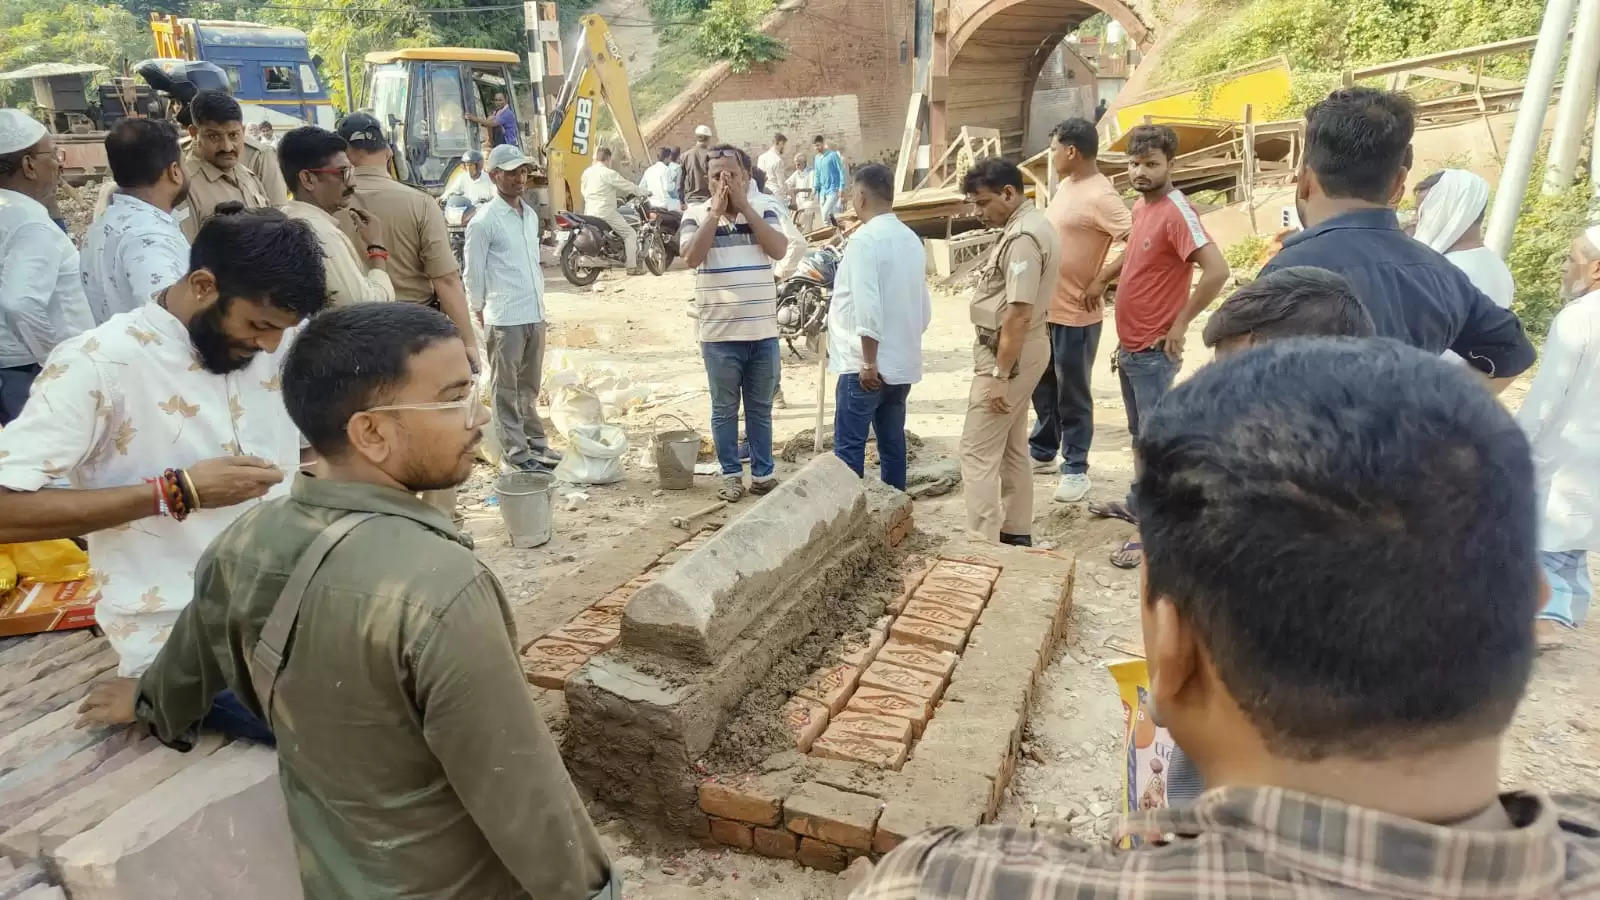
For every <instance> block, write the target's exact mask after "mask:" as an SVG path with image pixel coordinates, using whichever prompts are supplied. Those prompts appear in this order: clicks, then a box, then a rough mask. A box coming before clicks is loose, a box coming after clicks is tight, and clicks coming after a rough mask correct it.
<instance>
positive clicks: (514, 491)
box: [494, 472, 555, 548]
mask: <svg viewBox="0 0 1600 900" xmlns="http://www.w3.org/2000/svg"><path fill="white" fill-rule="evenodd" d="M554 483H555V479H554V478H552V477H551V476H550V475H548V474H546V473H544V472H509V473H507V474H505V475H501V476H500V478H499V480H498V481H496V482H495V484H494V492H495V494H496V495H498V496H499V498H500V518H501V519H503V520H505V523H506V532H507V533H508V534H509V535H510V536H511V546H513V547H519V548H527V547H537V546H539V545H540V544H543V543H545V542H547V541H549V540H550V486H551V485H552V484H554Z"/></svg>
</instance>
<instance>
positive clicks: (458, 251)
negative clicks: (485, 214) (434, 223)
mask: <svg viewBox="0 0 1600 900" xmlns="http://www.w3.org/2000/svg"><path fill="white" fill-rule="evenodd" d="M440 203H441V204H442V205H443V207H444V229H445V232H446V234H447V235H448V236H449V238H450V252H451V253H453V254H455V258H456V265H458V266H461V267H462V268H463V269H464V268H465V267H466V264H467V259H466V254H467V223H468V222H470V221H472V215H473V213H476V212H477V211H478V209H479V208H480V207H482V206H484V205H485V204H486V203H488V201H487V200H484V201H481V202H478V203H473V202H472V201H471V200H469V199H467V198H466V196H465V195H463V194H451V195H449V196H447V197H445V198H443V199H442V200H441V201H440Z"/></svg>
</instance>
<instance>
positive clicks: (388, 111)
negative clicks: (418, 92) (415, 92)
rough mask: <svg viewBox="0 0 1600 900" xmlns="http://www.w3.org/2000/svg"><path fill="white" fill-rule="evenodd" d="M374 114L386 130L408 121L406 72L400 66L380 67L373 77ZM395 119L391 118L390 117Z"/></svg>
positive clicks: (372, 99)
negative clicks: (397, 123) (395, 124)
mask: <svg viewBox="0 0 1600 900" xmlns="http://www.w3.org/2000/svg"><path fill="white" fill-rule="evenodd" d="M371 104H372V112H373V114H374V115H376V116H377V117H378V122H379V123H380V124H382V125H383V127H384V128H385V129H388V128H390V127H391V126H392V125H393V123H394V122H396V121H399V122H405V120H406V70H405V68H404V67H402V66H398V65H384V66H379V67H378V68H377V69H376V70H374V72H373V75H372V98H371ZM391 116H392V117H393V118H390V117H391Z"/></svg>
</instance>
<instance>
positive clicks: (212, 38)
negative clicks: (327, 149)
mask: <svg viewBox="0 0 1600 900" xmlns="http://www.w3.org/2000/svg"><path fill="white" fill-rule="evenodd" d="M150 30H151V31H152V32H153V33H154V34H155V42H156V54H157V55H158V56H161V57H166V58H168V59H185V60H201V61H204V62H209V63H213V64H215V65H217V66H218V67H220V68H221V69H222V71H223V72H224V73H225V74H226V75H227V78H228V89H229V93H231V94H232V95H233V98H234V99H235V100H238V101H239V105H240V106H241V107H243V108H244V118H245V122H246V123H247V124H250V123H256V122H261V121H270V122H272V124H273V126H274V127H277V128H295V127H298V126H300V125H319V126H321V127H323V128H329V129H331V128H333V125H334V112H333V101H332V99H331V98H329V96H328V89H327V86H326V85H325V84H323V83H322V79H321V78H320V77H319V76H318V74H317V63H318V61H317V60H314V59H313V58H312V56H311V52H310V49H309V47H308V45H307V43H306V35H305V32H302V31H297V30H295V29H293V28H285V27H283V26H279V25H257V24H255V23H253V22H228V21H214V20H208V19H180V18H178V17H176V16H168V15H163V14H161V13H151V14H150Z"/></svg>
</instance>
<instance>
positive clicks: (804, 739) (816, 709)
mask: <svg viewBox="0 0 1600 900" xmlns="http://www.w3.org/2000/svg"><path fill="white" fill-rule="evenodd" d="M778 714H779V715H780V716H782V717H783V726H784V727H785V728H787V729H788V730H789V735H790V736H791V737H793V738H794V746H795V749H797V750H799V751H800V752H801V753H804V752H806V751H807V750H810V749H811V742H812V741H815V740H816V739H817V738H818V737H819V736H820V735H821V734H822V731H823V729H824V728H827V727H828V717H829V713H828V708H827V707H826V706H823V705H822V704H821V703H819V702H817V701H816V700H813V699H811V698H810V697H801V696H794V697H790V698H789V702H788V703H785V704H784V705H783V709H781V710H779V711H778Z"/></svg>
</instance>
